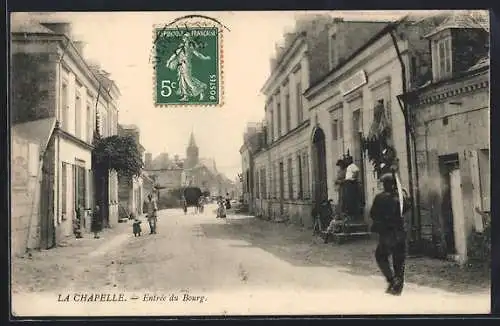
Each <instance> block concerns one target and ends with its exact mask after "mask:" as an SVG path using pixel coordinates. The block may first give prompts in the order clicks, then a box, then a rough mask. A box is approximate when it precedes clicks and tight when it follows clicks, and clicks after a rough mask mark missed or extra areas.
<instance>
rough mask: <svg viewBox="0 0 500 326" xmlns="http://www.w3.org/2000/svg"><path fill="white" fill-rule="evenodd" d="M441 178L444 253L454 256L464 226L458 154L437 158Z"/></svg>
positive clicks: (459, 245) (460, 240)
mask: <svg viewBox="0 0 500 326" xmlns="http://www.w3.org/2000/svg"><path fill="white" fill-rule="evenodd" d="M439 163H440V170H441V177H442V183H443V184H442V204H441V216H442V224H443V233H444V241H445V244H446V253H447V254H448V255H454V254H457V253H458V250H457V249H459V248H458V247H461V244H460V242H462V241H463V240H462V238H461V237H460V234H461V233H462V230H461V229H462V228H463V226H464V215H463V204H462V202H463V199H462V187H461V176H460V169H459V161H458V154H450V155H444V156H440V157H439Z"/></svg>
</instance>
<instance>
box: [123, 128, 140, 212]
mask: <svg viewBox="0 0 500 326" xmlns="http://www.w3.org/2000/svg"><path fill="white" fill-rule="evenodd" d="M118 135H119V136H122V137H132V138H133V139H134V140H135V143H136V145H137V148H138V150H139V154H140V156H141V159H142V160H143V161H144V152H145V149H144V147H143V146H142V145H141V142H140V130H139V128H138V127H137V126H136V125H118ZM143 183H144V176H143V175H140V176H136V177H125V176H118V202H119V207H120V212H121V213H120V218H123V217H126V216H129V215H130V214H133V215H134V216H140V215H142V213H143V206H144V201H145V200H146V196H147V193H145V192H144V187H143Z"/></svg>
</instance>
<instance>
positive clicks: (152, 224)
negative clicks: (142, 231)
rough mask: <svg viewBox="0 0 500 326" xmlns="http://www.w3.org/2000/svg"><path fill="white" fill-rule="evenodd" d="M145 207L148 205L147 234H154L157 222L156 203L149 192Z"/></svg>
mask: <svg viewBox="0 0 500 326" xmlns="http://www.w3.org/2000/svg"><path fill="white" fill-rule="evenodd" d="M147 207H148V213H147V214H148V216H147V217H148V222H149V229H150V232H149V234H156V223H157V222H158V216H157V211H158V206H157V205H156V201H155V200H154V199H153V195H151V194H149V195H148V201H147Z"/></svg>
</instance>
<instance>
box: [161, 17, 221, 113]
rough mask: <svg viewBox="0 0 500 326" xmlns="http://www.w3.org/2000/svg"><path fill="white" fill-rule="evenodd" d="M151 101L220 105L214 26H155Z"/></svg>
mask: <svg viewBox="0 0 500 326" xmlns="http://www.w3.org/2000/svg"><path fill="white" fill-rule="evenodd" d="M155 36H156V37H155V44H154V46H155V52H156V53H155V55H156V64H155V68H154V69H155V78H154V82H155V95H154V96H155V103H156V105H159V106H171V105H174V106H177V105H186V106H193V105H194V106H197V105H198V106H214V105H215V106H216V105H219V104H221V75H222V74H221V71H220V70H221V62H220V50H221V49H220V47H221V40H220V36H221V35H220V33H219V29H218V28H217V27H205V26H200V25H198V26H192V27H188V26H182V27H172V28H155Z"/></svg>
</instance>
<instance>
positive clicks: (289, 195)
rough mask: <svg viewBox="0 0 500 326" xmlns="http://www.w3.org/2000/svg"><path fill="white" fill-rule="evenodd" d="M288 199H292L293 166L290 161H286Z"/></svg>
mask: <svg viewBox="0 0 500 326" xmlns="http://www.w3.org/2000/svg"><path fill="white" fill-rule="evenodd" d="M287 174H288V199H293V166H292V159H291V158H289V159H288V171H287Z"/></svg>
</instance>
